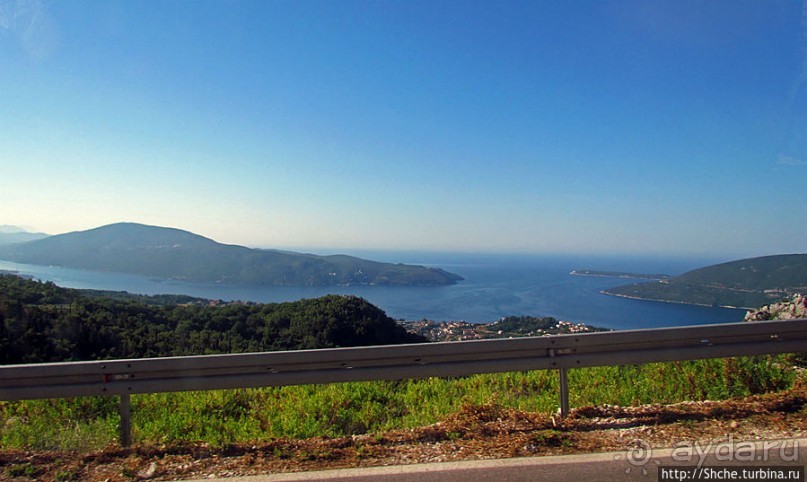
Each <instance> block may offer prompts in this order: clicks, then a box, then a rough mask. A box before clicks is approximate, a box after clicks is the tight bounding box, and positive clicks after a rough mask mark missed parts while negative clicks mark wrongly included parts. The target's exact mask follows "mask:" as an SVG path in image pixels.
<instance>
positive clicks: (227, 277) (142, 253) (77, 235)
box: [0, 223, 462, 286]
mask: <svg viewBox="0 0 807 482" xmlns="http://www.w3.org/2000/svg"><path fill="white" fill-rule="evenodd" d="M0 259H5V260H9V261H14V262H18V263H28V264H38V265H52V266H64V267H68V268H78V269H86V270H92V271H110V272H119V273H131V274H138V275H145V276H153V277H159V278H166V279H182V280H188V281H213V282H226V283H243V284H263V285H281V286H330V285H389V286H436V285H448V284H454V283H455V282H457V281H459V280H461V279H462V277H461V276H459V275H456V274H453V273H449V272H447V271H444V270H442V269H437V268H427V267H424V266H413V265H404V264H392V263H379V262H375V261H368V260H365V259H361V258H356V257H352V256H346V255H332V256H317V255H313V254H304V253H292V252H287V251H278V250H264V249H251V248H246V247H243V246H235V245H227V244H221V243H217V242H216V241H213V240H212V239H209V238H205V237H203V236H199V235H197V234H194V233H191V232H188V231H183V230H180V229H174V228H164V227H157V226H148V225H143V224H136V223H118V224H111V225H108V226H102V227H99V228H95V229H91V230H88V231H78V232H73V233H67V234H60V235H56V236H50V237H45V238H42V239H34V240H31V241H27V242H24V243H17V244H5V245H0Z"/></svg>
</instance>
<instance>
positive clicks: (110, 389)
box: [0, 319, 807, 441]
mask: <svg viewBox="0 0 807 482" xmlns="http://www.w3.org/2000/svg"><path fill="white" fill-rule="evenodd" d="M804 351H807V319H799V320H787V321H765V322H753V323H726V324H714V325H699V326H683V327H673V328H655V329H643V330H626V331H614V332H600V333H581V334H570V335H556V336H544V337H530V338H511V339H495V340H475V341H464V342H448V343H424V344H413V345H387V346H370V347H354V348H333V349H324V350H299V351H283V352H266V353H243V354H232V355H204V356H187V357H169V358H146V359H129V360H105V361H92V362H65V363H41V364H31V365H6V366H0V400H9V401H10V400H23V399H39V398H67V397H76V396H91V395H119V396H125V398H126V399H127V400H128V395H130V394H135V393H158V392H177V391H188V390H218V389H232V388H253V387H267V386H281V385H304V384H320V383H337V382H350V381H368V380H398V379H405V378H425V377H448V376H462V375H471V374H477V373H494V372H506V371H521V370H547V369H557V370H560V369H564V371H565V370H567V369H569V368H581V367H591V366H607V365H625V364H642V363H650V362H659V361H677V360H695V359H702V358H721V357H733V356H748V355H763V354H776V353H797V352H804ZM564 375H565V373H564ZM564 388H566V390H562V392H561V394H560V397H561V407H563V408H564V410H563V411H564V412H565V411H567V410H568V388H567V387H564ZM121 412H122V418H124V415H125V416H126V418H127V421H128V411H127V413H123V412H124V411H123V410H121ZM123 425H128V424H122V426H123ZM127 432H128V429H127ZM121 440H122V441H123V440H128V433H126V434H123V433H122V437H121Z"/></svg>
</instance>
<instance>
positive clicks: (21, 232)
mask: <svg viewBox="0 0 807 482" xmlns="http://www.w3.org/2000/svg"><path fill="white" fill-rule="evenodd" d="M47 237H48V235H47V234H45V233H32V232H30V231H28V230H26V229H24V228H21V227H19V226H9V225H8V224H2V225H0V246H2V245H4V244H14V243H24V242H26V241H33V240H35V239H42V238H47Z"/></svg>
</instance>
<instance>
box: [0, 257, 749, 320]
mask: <svg viewBox="0 0 807 482" xmlns="http://www.w3.org/2000/svg"><path fill="white" fill-rule="evenodd" d="M349 254H355V255H360V256H362V257H366V258H369V259H377V260H380V261H389V262H396V263H398V262H401V263H411V264H422V265H426V266H433V267H439V268H443V269H445V270H448V271H451V272H453V273H457V274H459V275H461V276H463V277H464V278H465V279H464V280H463V281H461V282H459V283H457V284H456V285H451V286H438V287H385V286H344V287H275V286H246V285H229V284H220V283H191V282H184V281H177V280H160V279H152V278H148V277H143V276H136V275H127V274H120V273H105V272H92V271H83V270H76V269H69V268H61V267H52V266H36V265H25V264H19V263H12V262H7V261H0V269H2V270H8V271H16V272H19V273H20V274H26V275H29V276H33V277H34V278H37V279H41V280H48V281H53V282H54V283H56V284H57V285H59V286H64V287H67V288H83V289H101V290H115V291H128V292H130V293H139V294H148V295H153V294H185V295H191V296H198V297H203V298H211V299H221V300H226V301H233V300H242V301H254V302H261V303H268V302H281V301H293V300H298V299H301V298H314V297H318V296H323V295H326V294H351V295H357V296H361V297H363V298H365V299H367V300H368V301H370V302H371V303H373V304H375V305H376V306H378V307H380V308H381V309H383V310H384V311H385V312H386V313H387V314H388V315H389V316H391V317H393V318H396V319H406V320H420V319H424V318H426V319H431V320H440V321H450V320H463V321H468V322H474V323H487V322H492V321H495V320H498V319H500V318H501V317H504V316H511V315H515V316H521V315H529V316H553V317H555V318H557V319H561V320H566V321H572V322H576V323H588V324H591V325H596V326H601V327H605V328H612V329H636V328H655V327H663V326H684V325H699V324H708V323H728V322H735V321H741V320H742V318H743V315H744V314H745V311H744V310H736V309H727V308H715V307H702V306H690V305H682V304H673V303H660V302H653V301H639V300H629V299H624V298H617V297H613V296H607V295H603V294H602V293H600V291H601V290H603V289H606V288H612V287H615V286H619V285H622V284H627V283H630V282H633V281H640V280H626V279H622V278H609V277H594V276H575V275H571V274H570V272H571V271H572V270H582V269H592V270H603V271H624V272H632V273H665V274H670V275H676V274H680V273H683V272H685V271H688V270H691V269H695V268H698V267H702V266H707V265H710V264H714V263H717V262H722V261H726V260H723V259H707V258H661V257H624V256H623V257H615V256H570V255H563V256H550V255H541V256H539V255H531V256H524V255H497V254H465V253H461V254H455V253H422V252H384V251H372V252H368V251H364V252H355V253H349Z"/></svg>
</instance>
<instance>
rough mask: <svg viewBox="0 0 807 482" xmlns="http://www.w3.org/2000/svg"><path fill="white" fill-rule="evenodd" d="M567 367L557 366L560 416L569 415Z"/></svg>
mask: <svg viewBox="0 0 807 482" xmlns="http://www.w3.org/2000/svg"><path fill="white" fill-rule="evenodd" d="M566 371H567V368H559V369H558V373H559V374H560V416H561V417H565V416H567V415H569V376H568V373H567V372H566Z"/></svg>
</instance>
